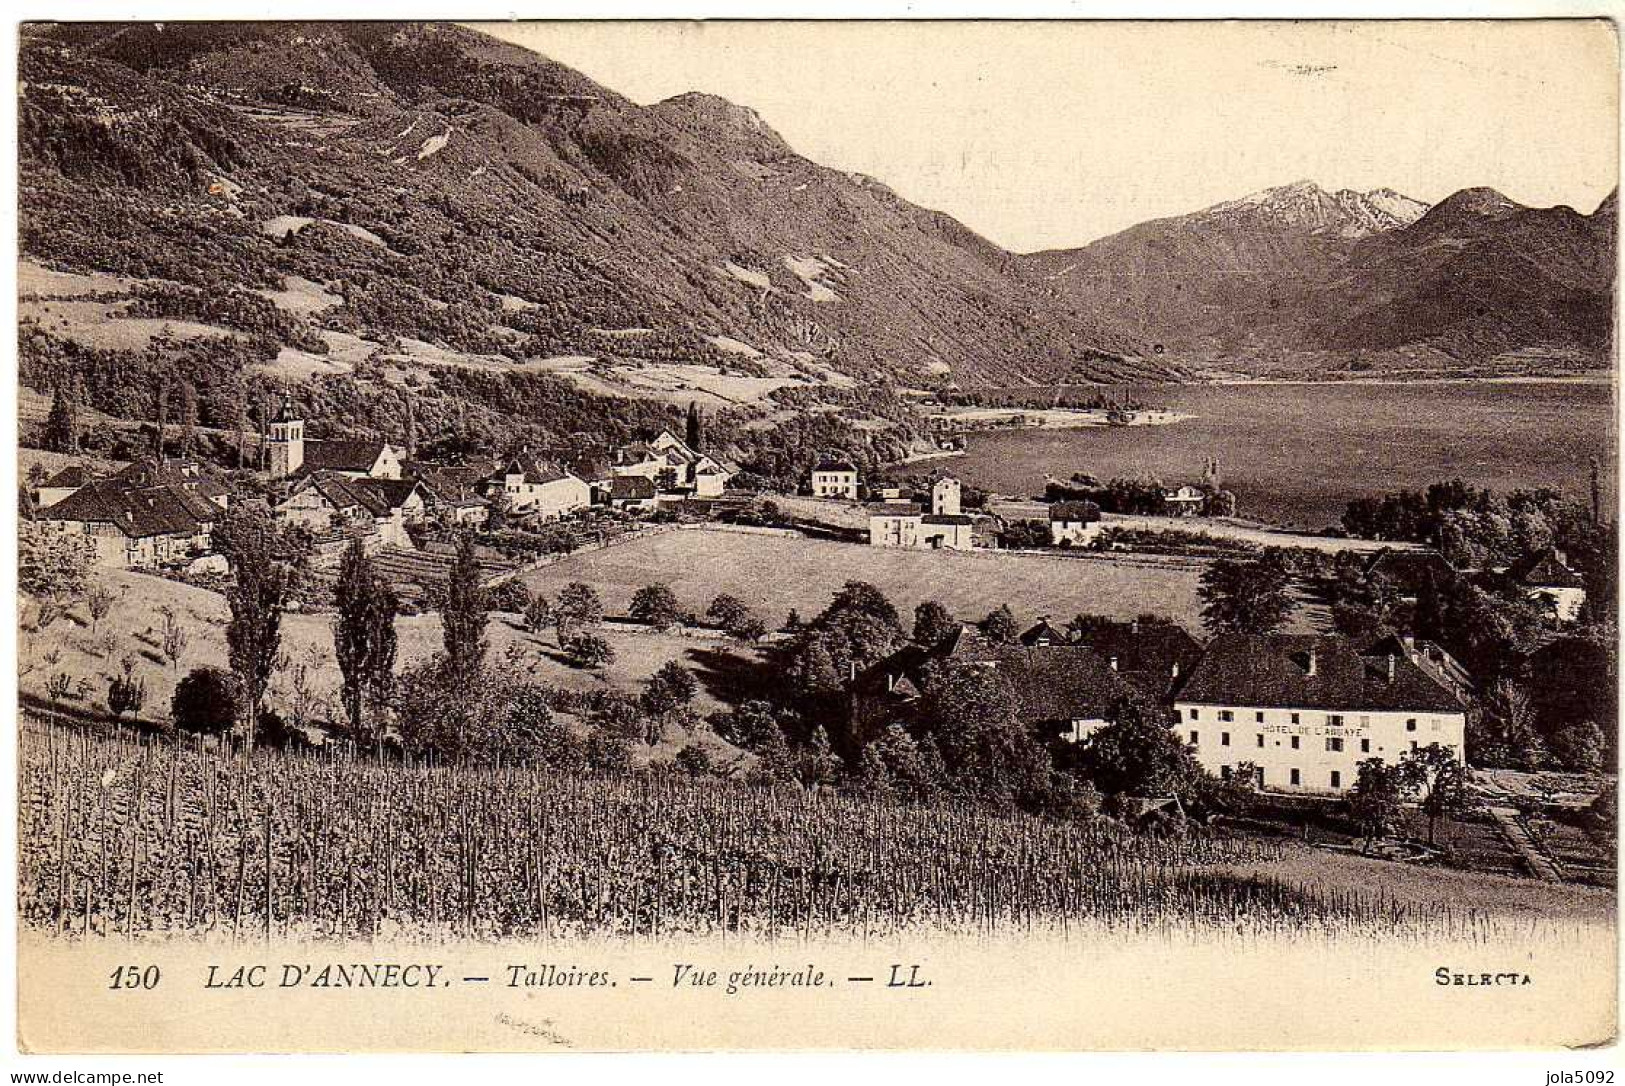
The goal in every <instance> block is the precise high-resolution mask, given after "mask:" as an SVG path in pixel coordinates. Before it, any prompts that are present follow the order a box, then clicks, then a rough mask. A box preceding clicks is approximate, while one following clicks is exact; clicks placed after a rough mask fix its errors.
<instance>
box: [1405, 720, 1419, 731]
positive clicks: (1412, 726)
mask: <svg viewBox="0 0 1625 1086" xmlns="http://www.w3.org/2000/svg"><path fill="white" fill-rule="evenodd" d="M1405 730H1406V731H1408V732H1414V731H1415V730H1416V718H1415V717H1414V716H1413V717H1411V718H1410V719H1409V720H1407V721H1405Z"/></svg>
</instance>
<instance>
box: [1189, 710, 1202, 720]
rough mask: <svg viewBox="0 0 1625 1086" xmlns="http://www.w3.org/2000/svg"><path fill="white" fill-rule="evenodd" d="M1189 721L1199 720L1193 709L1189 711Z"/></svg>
mask: <svg viewBox="0 0 1625 1086" xmlns="http://www.w3.org/2000/svg"><path fill="white" fill-rule="evenodd" d="M1191 719H1192V720H1198V719H1200V717H1199V716H1198V715H1197V711H1196V710H1195V709H1192V710H1191Z"/></svg>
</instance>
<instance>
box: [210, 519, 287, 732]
mask: <svg viewBox="0 0 1625 1086" xmlns="http://www.w3.org/2000/svg"><path fill="white" fill-rule="evenodd" d="M220 543H221V551H222V553H224V554H225V555H226V558H227V560H228V561H229V562H230V563H231V569H232V583H231V587H230V588H229V589H227V591H226V603H227V605H228V606H229V607H230V608H231V621H230V622H228V623H227V624H226V650H227V658H228V659H229V660H230V661H231V670H232V673H233V674H234V675H236V677H237V692H238V696H239V698H240V702H239V707H240V708H241V709H242V712H243V719H244V724H245V733H246V734H245V736H244V740H245V743H244V745H245V749H247V750H250V751H251V750H253V748H254V743H255V740H256V736H255V733H256V732H257V730H258V727H259V714H260V708H261V706H262V705H263V704H264V701H265V691H266V688H267V687H268V686H269V685H270V682H271V676H272V675H273V674H274V673H275V672H276V669H277V667H278V665H279V663H280V662H281V659H282V656H281V648H282V609H283V606H284V604H285V603H286V601H287V597H288V593H289V592H290V591H291V589H292V587H293V575H292V572H291V571H290V570H289V569H288V567H287V566H286V565H285V564H284V563H283V562H282V561H281V560H280V559H279V557H278V550H279V547H280V543H279V540H278V538H277V532H276V529H275V527H274V526H273V525H272V524H271V523H270V521H269V520H268V519H266V518H265V517H264V516H263V514H259V513H255V512H245V513H238V512H235V507H234V512H233V513H232V514H228V515H227V517H226V520H225V522H224V524H223V525H222V528H221V532H220Z"/></svg>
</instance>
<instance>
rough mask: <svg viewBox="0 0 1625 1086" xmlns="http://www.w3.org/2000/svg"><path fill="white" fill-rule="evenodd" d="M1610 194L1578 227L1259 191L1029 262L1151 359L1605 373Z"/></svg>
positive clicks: (1294, 370)
mask: <svg viewBox="0 0 1625 1086" xmlns="http://www.w3.org/2000/svg"><path fill="white" fill-rule="evenodd" d="M1614 229H1615V227H1614V198H1613V197H1610V198H1609V199H1608V200H1607V201H1605V202H1604V205H1603V206H1602V207H1600V208H1598V210H1597V211H1596V212H1595V213H1594V214H1593V215H1591V216H1585V215H1581V214H1579V213H1577V212H1575V211H1573V210H1572V209H1570V208H1566V207H1559V208H1546V209H1540V208H1527V207H1523V206H1522V205H1520V204H1517V203H1515V202H1514V201H1512V200H1510V199H1508V198H1507V197H1506V196H1504V195H1502V194H1500V193H1498V192H1495V191H1493V190H1491V189H1466V190H1463V191H1462V192H1458V193H1456V194H1454V195H1453V196H1451V197H1449V198H1448V199H1446V200H1444V201H1442V202H1440V203H1439V204H1438V205H1437V206H1435V207H1432V208H1429V207H1428V206H1427V205H1425V204H1423V203H1421V202H1419V201H1416V200H1412V199H1410V198H1408V197H1405V196H1403V195H1400V194H1399V193H1396V192H1394V191H1393V190H1391V189H1376V190H1373V191H1371V192H1363V193H1362V192H1354V191H1352V190H1347V189H1345V190H1341V191H1338V192H1335V193H1330V192H1326V191H1325V190H1324V189H1322V188H1320V187H1319V186H1317V185H1315V184H1313V183H1312V182H1298V183H1296V184H1292V185H1286V186H1281V187H1279V188H1272V189H1266V190H1264V191H1262V192H1259V193H1255V194H1253V195H1251V196H1247V197H1243V198H1242V199H1239V200H1232V201H1228V202H1226V203H1222V204H1218V205H1215V206H1214V207H1211V208H1208V209H1206V210H1204V211H1199V212H1196V213H1194V214H1190V215H1184V216H1178V217H1174V218H1168V219H1159V220H1156V221H1154V222H1148V223H1143V224H1141V225H1139V226H1135V227H1131V228H1130V229H1128V230H1125V231H1123V232H1122V233H1119V234H1115V235H1112V236H1111V237H1108V238H1103V239H1101V240H1100V241H1097V242H1095V243H1093V244H1091V245H1088V246H1085V247H1084V248H1082V249H1075V250H1066V251H1057V252H1045V253H1036V254H1033V255H1032V256H1030V257H1029V258H1027V259H1028V261H1029V262H1030V264H1031V266H1032V267H1033V268H1034V269H1035V270H1036V271H1038V272H1039V274H1043V275H1046V276H1048V277H1049V280H1050V282H1052V283H1055V284H1057V285H1058V286H1060V287H1061V288H1062V289H1063V290H1065V291H1066V292H1068V293H1069V294H1070V295H1071V297H1072V298H1073V299H1074V300H1075V301H1076V302H1077V303H1078V304H1079V305H1082V306H1085V307H1089V308H1095V309H1097V310H1098V311H1099V312H1100V313H1101V315H1102V316H1103V317H1105V318H1106V319H1109V320H1112V321H1113V322H1114V323H1117V324H1118V325H1119V326H1120V327H1124V328H1126V329H1128V330H1129V331H1130V332H1131V333H1132V334H1135V335H1138V336H1140V337H1143V338H1144V339H1146V340H1147V341H1148V342H1151V343H1153V344H1155V345H1156V346H1157V348H1160V352H1161V353H1162V354H1163V356H1164V357H1168V358H1171V359H1173V360H1176V361H1178V362H1180V363H1183V364H1185V365H1188V366H1191V367H1193V368H1198V369H1217V370H1240V371H1244V372H1250V373H1285V374H1293V375H1300V376H1326V375H1347V374H1349V373H1359V372H1366V371H1372V370H1380V371H1385V372H1394V373H1401V372H1412V373H1418V374H1421V373H1462V372H1472V373H1481V372H1501V371H1519V370H1523V369H1530V368H1534V369H1541V368H1552V367H1556V368H1573V367H1591V366H1596V365H1606V364H1607V359H1608V357H1609V353H1610V327H1611V316H1610V315H1611V312H1612V301H1611V298H1612V289H1613V265H1614Z"/></svg>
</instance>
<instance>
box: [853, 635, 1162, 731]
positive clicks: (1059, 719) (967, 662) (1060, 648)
mask: <svg viewBox="0 0 1625 1086" xmlns="http://www.w3.org/2000/svg"><path fill="white" fill-rule="evenodd" d="M933 664H946V665H958V666H963V667H986V668H991V669H994V670H996V671H998V672H999V673H1000V674H1002V675H1003V676H1004V677H1005V678H1006V679H1008V680H1009V682H1010V688H1011V690H1012V692H1013V693H1014V694H1015V698H1016V715H1017V718H1018V719H1019V720H1020V721H1021V723H1022V724H1023V725H1025V726H1026V727H1028V728H1030V729H1031V730H1032V731H1033V732H1034V733H1035V734H1036V735H1038V736H1040V737H1041V738H1044V739H1064V740H1066V741H1068V742H1082V741H1083V740H1085V739H1087V738H1088V737H1089V736H1090V735H1092V734H1093V733H1094V732H1095V731H1097V730H1098V729H1100V728H1102V727H1104V726H1105V724H1106V723H1107V721H1108V720H1109V719H1110V718H1111V717H1112V715H1113V711H1114V710H1115V709H1116V708H1117V707H1118V706H1120V705H1121V704H1123V702H1124V701H1125V700H1130V699H1133V698H1134V697H1135V696H1136V695H1135V691H1134V689H1133V688H1132V687H1131V686H1130V685H1129V683H1128V682H1126V681H1125V680H1124V679H1123V677H1122V676H1121V675H1119V674H1117V673H1116V672H1115V671H1113V670H1112V667H1111V664H1110V662H1109V661H1107V660H1105V659H1103V658H1101V656H1100V655H1099V654H1098V653H1096V652H1094V651H1093V650H1091V649H1088V648H1085V647H1083V646H1080V645H1076V644H1071V643H1066V642H1061V643H1044V644H1037V643H1035V644H1031V645H1028V644H1022V643H1020V642H1017V643H1015V644H997V643H994V642H992V641H990V640H988V638H987V637H986V636H985V635H984V634H982V633H981V632H980V631H979V630H977V629H976V628H975V627H973V626H960V627H959V628H958V629H957V630H955V631H954V632H953V633H951V634H949V635H948V636H947V637H946V638H944V639H943V640H942V641H941V642H940V643H939V644H937V645H936V646H933V647H931V648H926V647H923V646H920V645H909V646H906V647H905V648H903V649H902V650H900V651H899V652H897V653H894V654H893V655H892V656H890V657H888V658H886V659H885V660H882V661H881V662H879V663H878V664H876V665H874V666H873V667H871V668H870V669H869V670H868V671H866V672H864V673H863V674H862V675H860V676H858V677H857V679H856V680H855V681H854V682H853V684H852V693H853V698H852V711H853V720H854V724H855V727H856V730H857V732H858V734H860V735H866V734H870V733H872V732H873V731H874V730H876V729H878V728H879V727H882V726H884V725H885V724H887V723H891V722H893V721H907V720H908V719H910V717H911V715H913V714H915V713H917V712H919V711H920V709H921V708H922V705H921V701H920V699H921V698H922V697H923V696H924V693H925V692H926V691H927V689H928V688H929V686H930V682H931V674H932V665H933Z"/></svg>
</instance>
